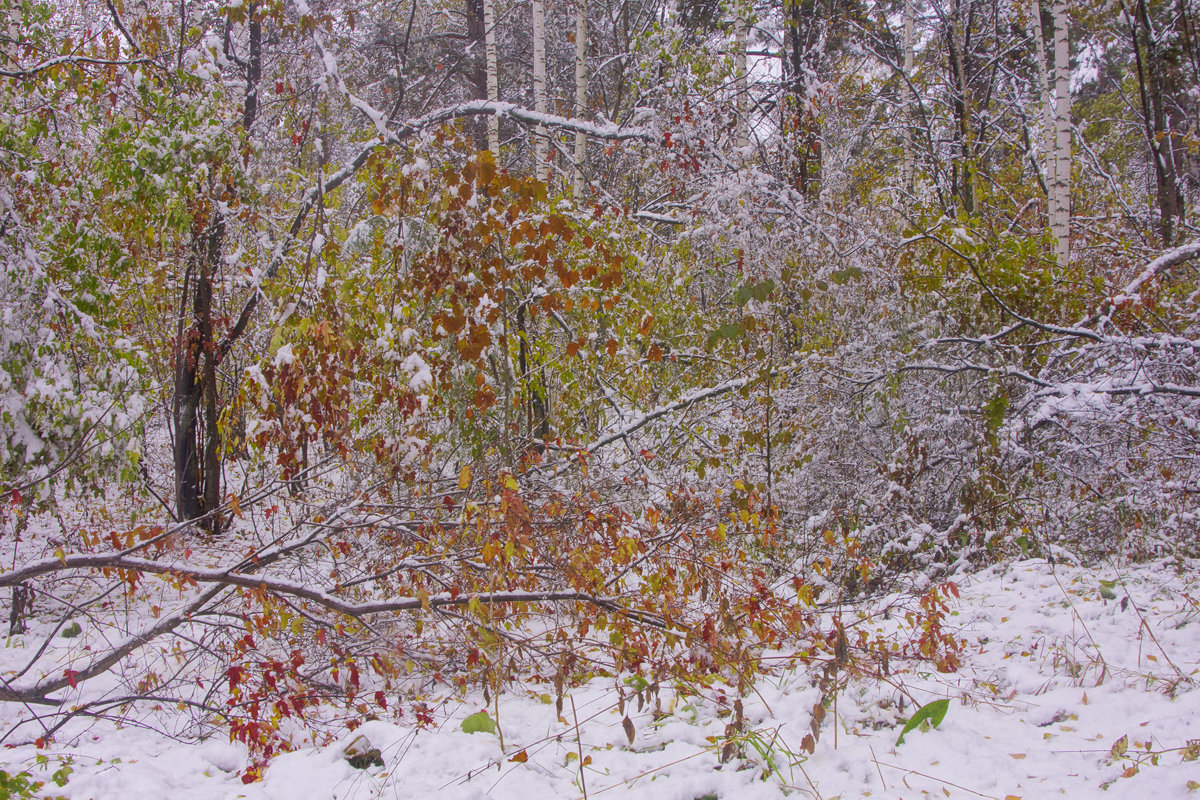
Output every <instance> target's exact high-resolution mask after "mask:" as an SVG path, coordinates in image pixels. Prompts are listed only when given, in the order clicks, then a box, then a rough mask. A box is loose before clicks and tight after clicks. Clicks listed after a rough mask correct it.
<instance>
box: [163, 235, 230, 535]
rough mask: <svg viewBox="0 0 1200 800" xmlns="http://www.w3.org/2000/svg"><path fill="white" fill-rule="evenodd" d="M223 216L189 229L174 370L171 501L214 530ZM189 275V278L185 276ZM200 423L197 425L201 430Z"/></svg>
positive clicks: (218, 482)
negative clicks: (187, 322)
mask: <svg viewBox="0 0 1200 800" xmlns="http://www.w3.org/2000/svg"><path fill="white" fill-rule="evenodd" d="M224 234H225V222H224V219H223V218H222V217H221V215H220V214H219V213H215V214H213V216H212V218H211V222H210V224H209V226H208V228H207V230H204V231H197V232H195V233H194V234H193V237H194V238H193V242H194V248H195V250H194V255H193V267H192V268H191V269H189V270H188V275H189V278H186V279H185V280H184V290H183V291H184V305H185V307H186V303H187V297H188V294H189V292H190V294H191V295H192V324H191V326H190V327H189V328H188V331H187V333H186V335H185V337H184V341H182V342H181V343H180V347H179V357H178V362H177V364H176V370H175V403H174V411H175V505H176V513H177V514H178V516H179V518H180V519H181V520H184V519H186V520H195V519H200V518H201V517H204V516H205V515H207V514H211V515H212V516H210V517H209V518H208V519H207V520H206V522H205V528H206V529H207V530H208V531H209V532H210V533H214V534H215V533H218V532H219V531H220V520H219V519H218V518H217V516H216V509H217V508H218V507H219V506H220V505H221V437H220V431H219V430H218V427H217V413H218V412H217V362H218V359H219V356H220V351H219V349H218V347H217V345H216V342H215V341H214V339H213V322H212V318H213V308H212V303H213V290H212V279H213V273H214V272H215V270H216V268H217V266H218V265H219V263H220V258H221V244H222V240H223V239H224ZM193 275H194V279H192V278H191V276H193ZM202 428H203V431H202V430H201V429H202Z"/></svg>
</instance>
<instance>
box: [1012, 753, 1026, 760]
mask: <svg viewBox="0 0 1200 800" xmlns="http://www.w3.org/2000/svg"><path fill="white" fill-rule="evenodd" d="M1009 756H1011V757H1012V758H1015V759H1017V760H1018V761H1019V760H1021V759H1022V758H1024V757H1025V754H1024V753H1009Z"/></svg>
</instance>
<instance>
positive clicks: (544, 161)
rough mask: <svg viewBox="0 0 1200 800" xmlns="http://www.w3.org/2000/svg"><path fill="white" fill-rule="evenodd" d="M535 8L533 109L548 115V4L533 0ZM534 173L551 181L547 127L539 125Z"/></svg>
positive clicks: (534, 137)
mask: <svg viewBox="0 0 1200 800" xmlns="http://www.w3.org/2000/svg"><path fill="white" fill-rule="evenodd" d="M531 5H532V7H533V108H534V110H535V111H537V113H539V114H545V113H546V4H545V0H532V2H531ZM533 173H534V176H535V177H537V179H538V180H541V181H547V182H549V180H550V162H549V159H548V158H547V148H546V126H545V125H541V124H539V125H538V126H537V127H536V128H535V129H534V132H533Z"/></svg>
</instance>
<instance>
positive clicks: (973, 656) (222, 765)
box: [0, 560, 1200, 800]
mask: <svg viewBox="0 0 1200 800" xmlns="http://www.w3.org/2000/svg"><path fill="white" fill-rule="evenodd" d="M1102 580H1103V581H1105V582H1106V583H1104V584H1101V581H1102ZM958 584H959V587H960V590H961V598H960V600H958V601H957V602H955V603H954V605H953V608H954V614H953V616H952V617H950V619H949V622H950V624H951V625H953V626H954V628H955V629H956V634H957V635H958V636H959V637H961V638H962V639H964V640H965V643H966V647H965V650H964V653H963V658H962V661H963V664H962V667H961V668H960V669H959V671H958V672H957V673H953V674H939V673H937V672H936V671H934V669H933V668H932V666H929V665H926V664H922V663H913V662H904V664H903V665H901V664H899V662H898V661H897V662H894V663H893V672H892V674H891V675H890V676H887V677H884V678H882V679H879V678H878V677H876V676H875V675H874V674H868V673H867V672H865V671H864V672H861V673H855V671H854V670H853V669H851V670H849V672H848V674H849V675H850V676H851V677H850V679H849V681H848V683H847V684H846V685H845V686H844V688H843V689H842V690H841V691H840V693H839V694H838V701H837V708H836V714H835V709H834V708H832V707H831V708H829V710H828V716H827V717H826V719H825V721H824V723H823V725H822V726H821V737H820V739H819V741H818V743H817V746H816V752H815V754H813V755H811V756H803V757H802V756H801V755H800V742H801V739H802V738H803V736H804V734H805V733H807V732H808V730H809V721H810V719H811V709H812V707H813V704H814V703H815V702H818V700H819V698H820V692H819V690H818V689H817V688H816V687H815V686H814V683H815V679H814V677H813V676H814V675H815V674H816V673H817V672H818V671H819V670H818V669H811V670H809V669H806V668H804V667H797V668H793V669H790V670H787V671H785V672H783V673H782V674H780V675H777V676H774V677H770V678H766V679H764V680H762V681H761V682H760V683H759V684H758V685H757V687H756V688H755V689H754V690H753V691H752V692H750V693H749V694H748V696H747V697H745V698H744V700H743V702H744V706H745V713H746V717H747V722H748V724H747V730H748V731H750V734H749V735H748V736H747V737H746V740H745V741H746V745H745V757H744V758H739V759H735V760H733V761H731V762H730V763H727V764H725V765H721V764H720V763H719V759H718V752H719V750H720V747H721V746H722V744H723V743H724V740H723V738H722V737H723V736H724V733H725V727H726V724H727V722H728V705H727V703H728V702H729V700H730V699H731V698H732V695H733V692H732V690H731V689H729V688H728V687H724V688H723V687H721V685H720V684H714V685H713V686H712V687H708V688H702V691H701V692H700V693H699V694H696V695H692V696H684V695H676V694H675V693H674V692H672V691H671V690H670V689H669V688H667V687H663V689H662V691H661V693H660V695H659V697H658V698H657V701H656V700H654V699H651V700H649V702H647V703H646V704H645V705H644V706H643V707H642V708H641V709H640V710H639V708H638V705H637V703H636V702H635V701H634V700H633V699H632V698H629V699H627V700H626V704H625V708H624V711H622V710H620V709H618V707H617V700H618V696H617V692H616V690H615V688H614V686H615V684H614V681H613V680H611V679H609V680H601V679H597V680H595V681H593V682H592V683H590V684H588V685H585V686H583V687H577V688H575V689H573V690H571V691H570V692H569V693H568V695H567V697H566V699H565V701H564V705H563V710H562V715H561V716H559V715H558V714H557V713H556V710H555V706H554V702H553V700H552V695H553V688H552V687H547V686H538V685H533V686H526V687H517V686H514V687H510V689H509V690H508V691H507V692H506V693H505V694H504V695H502V696H501V698H500V701H499V704H498V707H497V705H496V704H495V703H494V702H493V703H491V704H487V703H485V702H484V700H483V698H482V697H481V696H468V697H467V698H465V699H463V698H458V697H456V696H454V695H452V694H449V693H447V694H444V695H436V694H434V695H433V696H430V697H428V698H427V700H428V702H429V705H430V707H431V708H432V713H433V717H434V720H435V722H434V725H432V726H429V727H428V728H425V729H418V728H416V727H415V726H414V725H412V724H411V723H412V722H413V720H412V719H411V716H410V715H407V714H406V716H405V717H404V718H403V719H401V720H400V722H401V724H393V723H390V722H384V721H371V722H366V723H365V724H363V725H362V726H361V727H358V728H357V729H356V730H354V731H346V732H345V733H344V734H343V735H341V736H340V738H337V739H335V740H333V741H328V737H325V738H322V736H321V735H319V734H313V733H311V732H307V731H295V732H294V739H295V740H297V741H306V742H308V744H305V745H303V746H301V747H299V749H297V750H296V751H294V752H291V753H286V754H283V755H281V756H278V757H277V758H275V759H274V761H272V762H271V764H270V766H268V767H267V769H266V770H265V771H264V773H263V777H262V780H261V781H259V782H256V783H251V784H244V783H243V782H242V780H241V775H242V774H243V771H244V770H245V769H246V768H247V767H248V766H249V764H250V759H249V756H248V754H247V753H246V752H245V750H244V749H243V748H242V747H241V746H240V745H234V744H230V743H228V742H226V741H225V740H224V738H223V736H222V735H220V734H217V735H216V736H213V737H210V738H208V739H207V740H205V741H201V742H194V741H190V740H188V739H187V738H181V739H180V740H175V739H172V738H168V737H167V736H165V735H164V734H162V733H158V732H156V730H155V729H154V727H149V728H146V727H140V726H137V725H132V724H128V725H126V726H125V727H116V726H114V725H112V724H110V723H99V722H98V723H89V724H88V725H86V726H85V725H82V723H81V724H80V726H76V727H71V726H69V728H68V729H69V730H71V734H70V735H69V736H65V735H63V734H62V733H60V735H59V738H58V741H56V742H54V743H52V744H50V745H48V746H47V747H46V748H45V749H43V750H38V749H37V748H36V747H35V746H34V744H33V743H31V742H27V741H24V740H25V739H26V738H32V737H33V736H35V735H36V730H32V729H31V728H30V726H23V727H22V728H20V729H19V730H18V731H16V732H13V731H10V730H9V728H10V726H11V725H12V723H13V722H14V721H15V719H16V717H17V715H18V714H19V713H20V712H21V710H22V709H20V708H18V707H17V704H12V703H9V704H3V705H0V721H2V722H3V723H4V727H3V729H4V730H5V731H7V732H8V734H7V735H6V736H5V739H4V744H5V745H6V747H5V748H4V749H3V750H0V767H2V768H3V769H5V770H7V771H9V772H10V773H12V772H18V771H21V770H26V771H28V772H29V773H31V775H32V776H33V778H34V779H37V780H44V781H46V782H47V787H46V788H44V789H43V792H49V793H50V794H51V795H58V794H62V795H63V796H64V797H68V798H72V799H76V798H78V799H80V800H82V799H83V798H97V799H100V798H125V797H170V798H172V800H208V799H209V798H212V799H214V800H215V799H216V798H262V799H264V800H268V799H269V800H294V799H295V798H338V799H339V800H349V799H350V798H439V800H441V799H447V800H454V799H456V798H463V799H464V800H465V799H467V798H470V799H472V800H473V799H474V798H496V799H497V800H502V799H503V800H529V798H572V797H584V795H585V792H584V790H585V789H586V796H587V797H599V796H605V797H623V798H626V797H628V798H647V800H651V799H653V800H694V798H701V797H713V796H715V797H721V798H739V800H740V799H742V798H746V799H748V800H753V799H754V798H775V797H783V796H793V797H817V798H826V799H827V800H832V798H835V797H840V798H857V797H881V798H920V797H930V798H943V797H949V798H959V797H961V798H979V797H983V798H1001V799H1002V800H1007V798H1011V797H1018V798H1048V797H1069V798H1090V797H1097V798H1099V797H1104V798H1110V797H1111V798H1137V800H1142V798H1151V797H1152V798H1174V797H1180V798H1182V797H1189V796H1192V794H1191V789H1190V788H1189V786H1197V787H1200V760H1190V761H1189V760H1187V759H1186V757H1185V756H1186V752H1185V749H1186V748H1187V746H1188V744H1189V741H1194V740H1200V724H1198V721H1200V693H1198V692H1197V691H1196V688H1195V686H1194V680H1195V677H1196V673H1197V668H1198V661H1200V604H1198V600H1197V598H1198V597H1200V580H1198V579H1197V577H1196V570H1195V566H1194V565H1192V564H1175V563H1168V562H1157V563H1152V564H1142V565H1127V566H1122V567H1120V568H1118V567H1117V566H1116V565H1114V564H1110V565H1106V566H1098V567H1092V568H1082V567H1078V566H1072V565H1063V564H1061V563H1060V564H1059V565H1058V566H1052V565H1050V564H1047V563H1046V562H1044V561H1033V560H1031V561H1025V562H1021V563H1017V564H1012V565H1004V566H998V567H994V568H992V569H989V570H987V571H985V572H983V573H980V574H977V575H974V576H964V577H961V578H960V579H959V581H958ZM1102 590H1104V593H1105V594H1108V595H1111V597H1110V599H1105V597H1104V596H1102V594H1101V591H1102ZM896 599H897V598H894V597H893V598H888V599H887V600H886V601H879V602H878V603H876V604H873V605H870V606H867V605H864V606H862V607H860V608H858V609H857V613H858V618H859V622H858V623H857V624H858V625H865V626H867V627H868V630H869V631H871V632H875V631H876V630H877V631H879V632H882V633H885V634H886V633H891V632H894V631H896V630H898V629H900V628H902V627H903V625H904V621H903V618H904V614H903V612H902V609H901V607H900V606H894V607H893V609H892V612H891V613H890V614H889V615H887V617H886V618H885V616H883V615H880V614H878V613H876V612H878V611H879V610H881V609H882V608H883V606H884V605H891V604H894V603H895V602H896ZM868 612H871V613H868ZM841 613H842V619H843V621H847V620H849V619H851V618H852V615H854V614H855V613H856V610H855V609H851V608H843V609H842V611H841ZM847 625H848V626H849V625H850V623H849V622H847ZM37 641H38V640H37V638H35V637H34V636H33V635H29V636H28V637H26V636H17V637H12V638H11V639H8V640H6V643H5V647H4V648H3V650H0V669H3V670H4V672H5V673H6V677H7V679H8V680H11V678H12V674H13V671H14V670H15V669H19V668H20V665H22V664H23V663H24V662H23V658H22V657H23V656H25V655H27V652H28V651H27V648H28V647H33V646H36V644H37ZM723 691H724V692H725V693H726V694H727V695H728V697H727V698H726V705H725V706H724V707H723V706H722V705H721V701H720V695H721V694H722V692H723ZM626 694H627V695H628V694H629V691H628V690H627V691H626ZM939 698H950V700H951V704H950V708H949V711H948V713H947V715H946V717H945V719H944V721H943V722H942V724H941V725H940V726H939V727H938V728H936V729H930V730H925V731H922V730H920V729H918V730H914V731H912V732H910V733H908V734H907V736H906V737H905V743H904V744H903V745H899V746H898V745H897V744H896V740H897V737H898V736H899V733H900V730H901V728H902V726H903V722H904V721H905V720H906V719H907V718H908V717H910V716H911V715H912V713H913V711H915V710H916V708H918V707H919V706H920V705H924V704H925V703H928V702H930V701H933V700H935V699H939ZM902 702H903V705H901V703H902ZM481 710H488V711H489V713H490V714H491V715H492V716H493V717H494V718H496V719H497V720H498V722H499V723H500V728H501V733H502V734H503V750H502V749H501V741H500V738H499V737H497V736H496V735H493V734H489V733H475V734H467V733H464V732H463V731H462V729H461V723H462V720H463V719H465V718H466V717H467V716H468V715H470V714H473V713H476V712H478V711H481ZM625 714H628V716H629V718H630V721H631V722H632V723H633V726H634V740H633V744H632V745H630V744H629V742H628V740H627V738H626V732H625V730H624V728H623V726H622V721H623V719H624V716H625ZM405 723H408V724H405ZM835 727H836V729H837V733H836V748H835V732H834V728H835ZM68 729H64V730H68ZM173 733H176V734H181V735H184V736H186V733H187V732H186V731H173ZM360 737H365V741H366V742H369V744H370V746H371V747H374V748H378V749H379V751H380V755H381V757H382V760H383V762H384V764H383V766H382V767H380V766H371V767H368V768H366V769H363V770H359V769H355V768H353V767H352V766H350V764H349V763H347V761H346V759H345V757H344V755H343V753H344V751H345V749H346V748H347V747H348V746H350V745H351V744H352V743H354V742H356V740H357V741H358V744H357V747H358V748H359V749H362V747H363V745H364V742H363V741H362V740H360ZM1123 737H1125V738H1124V739H1123ZM1122 741H1123V742H1124V747H1125V749H1124V750H1123V752H1122V745H1121V743H1122ZM756 745H757V747H756ZM581 753H582V756H583V759H584V761H585V762H587V766H585V767H584V768H583V770H582V773H581V772H580V768H579V764H580V759H579V755H580V754H581ZM39 754H41V755H45V756H47V757H48V758H49V763H48V765H47V767H40V766H38V765H37V764H36V759H37V756H38V755H39ZM519 754H524V757H525V758H527V760H525V761H523V762H522V761H521V760H520V759H521V758H522V756H521V755H519ZM1156 754H1157V755H1156ZM514 757H515V758H514ZM63 759H69V760H70V766H71V768H72V770H73V771H72V772H71V773H70V776H69V782H68V783H67V784H66V785H65V786H64V787H62V788H61V789H59V788H58V787H56V786H54V784H53V783H51V782H50V777H51V773H52V772H53V771H54V770H55V769H57V768H58V767H59V765H60V764H61V763H63V761H62V760H63ZM768 759H770V760H771V761H773V763H774V768H773V769H771V768H770V767H769V765H768ZM764 773H769V774H765V775H764Z"/></svg>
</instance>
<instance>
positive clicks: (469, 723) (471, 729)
mask: <svg viewBox="0 0 1200 800" xmlns="http://www.w3.org/2000/svg"><path fill="white" fill-rule="evenodd" d="M462 729H463V733H495V732H496V721H495V720H494V719H492V718H491V717H489V716H488V713H487V712H486V711H479V712H477V713H475V714H472V715H471V716H469V717H467V718H466V719H464V720H463V721H462Z"/></svg>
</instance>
